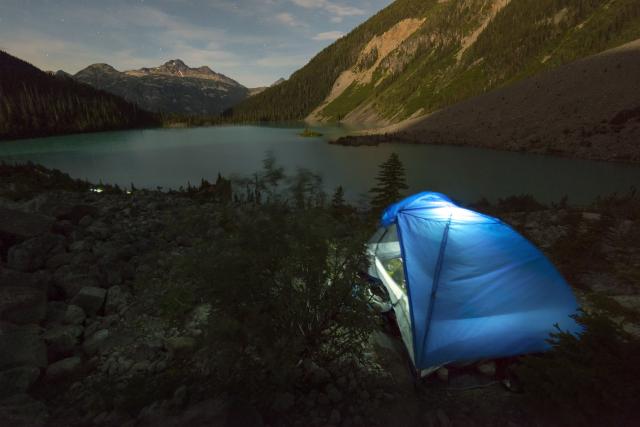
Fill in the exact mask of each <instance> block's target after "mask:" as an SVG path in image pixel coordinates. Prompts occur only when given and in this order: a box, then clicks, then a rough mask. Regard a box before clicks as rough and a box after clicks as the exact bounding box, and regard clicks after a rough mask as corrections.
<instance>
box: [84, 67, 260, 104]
mask: <svg viewBox="0 0 640 427" xmlns="http://www.w3.org/2000/svg"><path fill="white" fill-rule="evenodd" d="M73 78H74V79H76V80H78V81H81V82H83V83H86V84H89V85H91V86H93V87H95V88H98V89H101V90H105V91H107V92H109V93H112V94H115V95H118V96H120V97H122V98H124V99H126V100H127V101H129V102H133V103H135V104H137V105H139V106H140V107H141V108H144V109H146V110H149V111H152V112H156V113H165V114H184V115H201V116H213V115H218V114H220V113H221V112H222V111H224V110H225V109H227V108H229V107H231V106H233V105H235V104H237V103H238V102H240V101H242V100H244V99H246V98H247V97H248V96H250V89H249V88H246V87H245V86H243V85H241V84H240V83H238V82H237V81H235V80H233V79H232V78H230V77H227V76H225V75H224V74H220V73H217V72H215V71H213V70H212V69H211V68H209V67H208V66H201V67H197V68H191V67H189V66H188V65H186V64H185V63H184V62H183V61H182V60H180V59H172V60H169V61H167V62H165V63H164V64H162V65H159V66H157V67H143V68H140V69H137V70H126V71H118V70H116V69H115V68H114V67H112V66H111V65H109V64H103V63H98V64H91V65H89V66H87V67H86V68H84V69H82V70H80V71H78V72H77V73H76V74H74V75H73Z"/></svg>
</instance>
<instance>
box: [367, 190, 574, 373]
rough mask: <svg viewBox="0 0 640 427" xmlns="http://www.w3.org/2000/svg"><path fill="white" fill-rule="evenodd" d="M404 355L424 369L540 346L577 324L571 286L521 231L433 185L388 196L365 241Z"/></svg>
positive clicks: (543, 347)
mask: <svg viewBox="0 0 640 427" xmlns="http://www.w3.org/2000/svg"><path fill="white" fill-rule="evenodd" d="M368 250H369V254H370V256H371V258H372V263H371V271H370V273H371V274H372V275H373V276H375V277H378V278H379V279H380V280H381V281H382V283H383V284H384V286H385V288H386V289H387V291H388V294H389V297H390V302H391V304H392V306H393V309H394V311H395V314H396V320H397V323H398V327H399V329H400V332H401V335H402V340H403V341H404V343H405V345H406V347H407V349H408V351H409V355H410V357H411V359H412V361H413V364H414V366H415V367H416V369H417V370H420V371H422V372H423V374H424V373H427V372H429V371H430V370H432V369H434V368H436V367H438V366H441V365H444V364H446V363H451V362H463V361H473V360H479V359H486V358H496V357H506V356H513V355H518V354H525V353H532V352H540V351H544V350H547V349H548V348H549V344H548V342H547V341H546V340H547V339H548V338H549V333H550V332H553V331H554V330H555V327H554V325H555V324H557V325H558V326H559V327H560V328H561V329H563V330H568V331H571V332H578V331H579V326H578V325H577V324H576V323H575V322H574V320H573V319H572V318H571V317H570V316H571V315H572V314H574V313H575V312H576V310H577V307H578V306H577V303H576V300H575V298H574V296H573V293H572V291H571V289H570V287H569V286H568V284H567V283H566V282H565V280H564V279H563V278H562V276H561V275H560V273H559V272H558V271H557V270H556V268H555V267H554V266H553V265H552V264H551V262H549V260H548V259H547V258H546V257H545V256H544V255H543V254H542V253H541V252H540V250H538V249H537V248H536V247H535V246H534V245H533V244H531V243H530V242H529V241H528V240H526V239H525V238H524V237H522V236H521V235H520V234H518V233H517V232H516V231H515V230H513V229H512V228H511V227H510V226H508V225H507V224H505V223H503V222H502V221H500V220H499V219H496V218H492V217H490V216H487V215H483V214H480V213H477V212H474V211H471V210H468V209H464V208H461V207H459V206H457V205H456V204H455V203H453V202H452V201H451V200H450V199H449V198H447V197H446V196H444V195H442V194H439V193H430V192H426V193H420V194H416V195H414V196H411V197H409V198H407V199H405V200H403V201H401V202H399V203H396V204H394V205H392V206H390V207H389V208H388V209H387V210H386V211H385V212H384V214H383V216H382V228H381V229H380V230H378V232H377V233H376V234H375V235H374V237H373V238H372V239H371V241H370V242H369V246H368Z"/></svg>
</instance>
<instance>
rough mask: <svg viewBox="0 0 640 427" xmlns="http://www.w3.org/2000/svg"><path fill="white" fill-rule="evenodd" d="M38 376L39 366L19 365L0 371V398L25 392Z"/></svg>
mask: <svg viewBox="0 0 640 427" xmlns="http://www.w3.org/2000/svg"><path fill="white" fill-rule="evenodd" d="M38 377H40V368H37V367H35V366H20V367H17V368H11V369H7V370H4V371H2V372H0V398H3V397H7V396H11V395H14V394H18V393H25V392H26V391H27V390H29V388H30V387H31V386H32V385H33V384H34V383H35V382H36V381H37V380H38Z"/></svg>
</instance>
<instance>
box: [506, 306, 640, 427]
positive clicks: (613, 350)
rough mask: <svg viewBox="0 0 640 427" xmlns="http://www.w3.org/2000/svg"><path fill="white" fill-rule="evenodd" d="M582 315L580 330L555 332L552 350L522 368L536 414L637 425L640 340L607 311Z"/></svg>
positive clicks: (553, 419) (567, 421)
mask: <svg viewBox="0 0 640 427" xmlns="http://www.w3.org/2000/svg"><path fill="white" fill-rule="evenodd" d="M576 320H577V321H578V322H579V323H580V324H581V325H582V326H583V327H584V331H583V332H582V334H580V336H575V335H573V334H571V333H568V332H564V331H558V332H557V333H554V334H552V335H551V338H550V343H551V344H552V350H551V351H549V352H548V353H546V354H544V355H541V356H529V357H526V358H525V359H524V362H523V364H522V365H521V366H519V367H518V368H517V370H516V372H517V375H518V377H519V378H520V380H521V381H522V384H523V387H524V393H525V397H526V399H527V401H528V403H529V404H530V409H531V411H532V416H535V418H536V419H539V418H541V417H542V418H548V422H549V423H550V424H552V425H571V426H577V425H603V426H604V425H611V426H613V425H616V426H624V425H637V424H634V422H635V423H637V421H638V420H640V407H638V396H640V364H638V361H639V360H640V340H638V339H637V338H636V337H633V336H631V335H630V334H628V333H627V332H625V331H624V330H623V329H622V327H621V326H620V325H619V324H617V323H615V322H614V321H613V320H611V318H610V317H609V316H607V315H605V314H602V313H598V314H587V313H581V314H580V315H579V316H577V317H576Z"/></svg>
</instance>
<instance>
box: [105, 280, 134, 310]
mask: <svg viewBox="0 0 640 427" xmlns="http://www.w3.org/2000/svg"><path fill="white" fill-rule="evenodd" d="M130 297H131V294H130V293H129V292H128V291H127V290H126V289H125V288H123V287H121V286H112V287H111V288H109V290H108V291H107V300H106V302H105V306H104V312H105V314H106V315H109V314H114V313H118V312H119V311H120V310H121V309H122V308H123V307H125V306H126V305H127V303H128V302H129V299H130Z"/></svg>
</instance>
